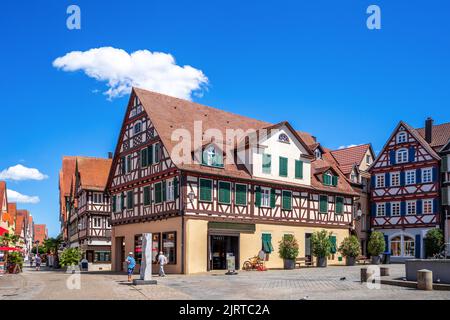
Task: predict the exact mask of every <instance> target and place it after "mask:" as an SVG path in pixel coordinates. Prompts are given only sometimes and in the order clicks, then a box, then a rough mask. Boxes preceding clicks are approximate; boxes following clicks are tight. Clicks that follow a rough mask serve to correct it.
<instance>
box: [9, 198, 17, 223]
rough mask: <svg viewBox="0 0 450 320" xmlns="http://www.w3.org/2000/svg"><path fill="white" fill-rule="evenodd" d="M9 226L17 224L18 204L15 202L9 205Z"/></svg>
mask: <svg viewBox="0 0 450 320" xmlns="http://www.w3.org/2000/svg"><path fill="white" fill-rule="evenodd" d="M8 214H9V225H10V226H12V225H13V224H14V223H15V222H16V215H17V204H16V203H15V202H9V203H8Z"/></svg>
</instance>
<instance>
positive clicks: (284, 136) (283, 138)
mask: <svg viewBox="0 0 450 320" xmlns="http://www.w3.org/2000/svg"><path fill="white" fill-rule="evenodd" d="M278 141H280V142H284V143H289V137H288V136H287V134H285V133H281V134H280V135H279V136H278Z"/></svg>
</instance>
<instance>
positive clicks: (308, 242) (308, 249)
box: [305, 233, 312, 261]
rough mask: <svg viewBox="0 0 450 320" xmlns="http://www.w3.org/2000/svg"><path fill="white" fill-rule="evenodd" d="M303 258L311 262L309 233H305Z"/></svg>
mask: <svg viewBox="0 0 450 320" xmlns="http://www.w3.org/2000/svg"><path fill="white" fill-rule="evenodd" d="M305 258H306V259H307V260H308V261H312V243H311V233H305Z"/></svg>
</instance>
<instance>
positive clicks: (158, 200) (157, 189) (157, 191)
mask: <svg viewBox="0 0 450 320" xmlns="http://www.w3.org/2000/svg"><path fill="white" fill-rule="evenodd" d="M161 189H162V183H161V182H158V183H155V203H161V202H162V192H161V191H162V190H161Z"/></svg>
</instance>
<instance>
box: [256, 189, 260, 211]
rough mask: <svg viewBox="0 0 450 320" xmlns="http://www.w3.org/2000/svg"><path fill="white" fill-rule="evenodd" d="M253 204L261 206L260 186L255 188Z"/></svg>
mask: <svg viewBox="0 0 450 320" xmlns="http://www.w3.org/2000/svg"><path fill="white" fill-rule="evenodd" d="M255 206H257V207H261V187H260V186H257V187H256V188H255Z"/></svg>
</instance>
